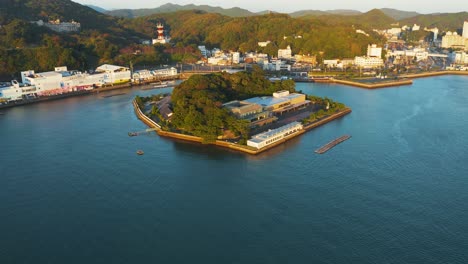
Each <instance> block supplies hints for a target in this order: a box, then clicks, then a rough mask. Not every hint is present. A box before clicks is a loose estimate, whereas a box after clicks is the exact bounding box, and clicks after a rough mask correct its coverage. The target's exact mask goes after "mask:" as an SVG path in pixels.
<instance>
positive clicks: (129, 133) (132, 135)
mask: <svg viewBox="0 0 468 264" xmlns="http://www.w3.org/2000/svg"><path fill="white" fill-rule="evenodd" d="M128 136H129V137H134V136H138V133H137V132H128Z"/></svg>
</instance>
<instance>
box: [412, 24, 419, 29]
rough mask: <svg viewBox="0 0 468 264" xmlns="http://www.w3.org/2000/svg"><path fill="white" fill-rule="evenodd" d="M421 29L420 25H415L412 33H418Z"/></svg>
mask: <svg viewBox="0 0 468 264" xmlns="http://www.w3.org/2000/svg"><path fill="white" fill-rule="evenodd" d="M420 28H421V26H420V25H417V24H414V25H413V27H412V28H411V31H418V30H419V29H420Z"/></svg>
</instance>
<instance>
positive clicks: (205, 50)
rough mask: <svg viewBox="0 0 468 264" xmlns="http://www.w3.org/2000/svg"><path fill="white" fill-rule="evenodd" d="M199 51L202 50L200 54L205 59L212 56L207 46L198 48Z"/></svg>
mask: <svg viewBox="0 0 468 264" xmlns="http://www.w3.org/2000/svg"><path fill="white" fill-rule="evenodd" d="M198 49H199V50H200V53H201V55H202V56H203V57H205V58H208V56H209V55H210V54H209V52H208V50H207V49H206V47H205V46H198Z"/></svg>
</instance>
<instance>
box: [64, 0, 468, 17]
mask: <svg viewBox="0 0 468 264" xmlns="http://www.w3.org/2000/svg"><path fill="white" fill-rule="evenodd" d="M73 1H74V2H77V3H80V4H85V5H88V4H90V5H96V6H99V7H102V8H105V9H109V10H110V9H122V8H129V9H137V8H155V7H159V6H161V5H163V4H166V3H168V2H169V1H168V0H165V1H164V0H161V1H158V0H131V1H116V0H73ZM170 3H172V4H179V5H186V4H195V5H210V6H221V7H223V8H230V7H241V8H244V9H247V10H250V11H252V12H258V11H264V10H271V11H277V12H282V13H290V12H294V11H299V10H309V9H312V10H331V9H353V10H359V11H362V12H366V11H369V10H371V9H373V8H394V9H398V10H403V11H416V12H418V13H423V14H427V13H437V12H440V13H455V12H463V11H468V1H466V0H444V1H441V0H437V1H436V0H428V1H421V0H326V1H312V0H289V1H288V0H286V1H285V0H253V1H252V0H229V1H219V0H218V1H216V0H171V1H170Z"/></svg>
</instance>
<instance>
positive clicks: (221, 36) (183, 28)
mask: <svg viewBox="0 0 468 264" xmlns="http://www.w3.org/2000/svg"><path fill="white" fill-rule="evenodd" d="M157 21H162V22H164V24H166V25H168V30H169V32H170V35H171V37H172V38H173V39H174V40H176V41H177V42H180V43H183V44H184V45H199V44H201V43H203V44H206V45H207V46H208V47H220V48H221V49H224V50H238V49H239V50H240V51H244V52H246V51H263V52H266V53H269V54H271V55H276V54H277V50H278V48H285V47H286V46H287V45H291V48H292V49H293V53H295V54H318V53H319V52H322V53H323V54H324V56H325V57H327V58H336V57H354V56H356V55H362V54H365V50H366V48H367V45H368V44H369V43H383V39H382V38H381V37H380V36H378V35H377V34H376V33H374V32H369V33H370V36H369V37H367V36H365V35H362V34H357V33H356V30H355V29H354V28H353V27H352V26H351V25H335V26H333V30H330V28H331V27H330V25H328V24H326V23H324V22H323V21H320V20H318V19H297V18H291V17H290V16H289V15H285V14H267V15H263V16H251V17H242V18H232V17H226V16H222V15H219V14H208V13H203V12H200V11H180V12H176V13H170V14H160V15H152V16H148V17H141V18H135V19H133V20H131V21H127V22H128V23H126V24H125V26H127V27H129V28H130V29H132V30H135V31H139V32H140V33H142V34H147V35H148V34H151V33H152V32H154V25H155V23H156V22H157ZM266 40H270V41H272V43H271V44H270V45H269V46H267V47H266V48H264V49H260V48H259V47H258V44H257V43H258V42H259V41H266Z"/></svg>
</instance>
